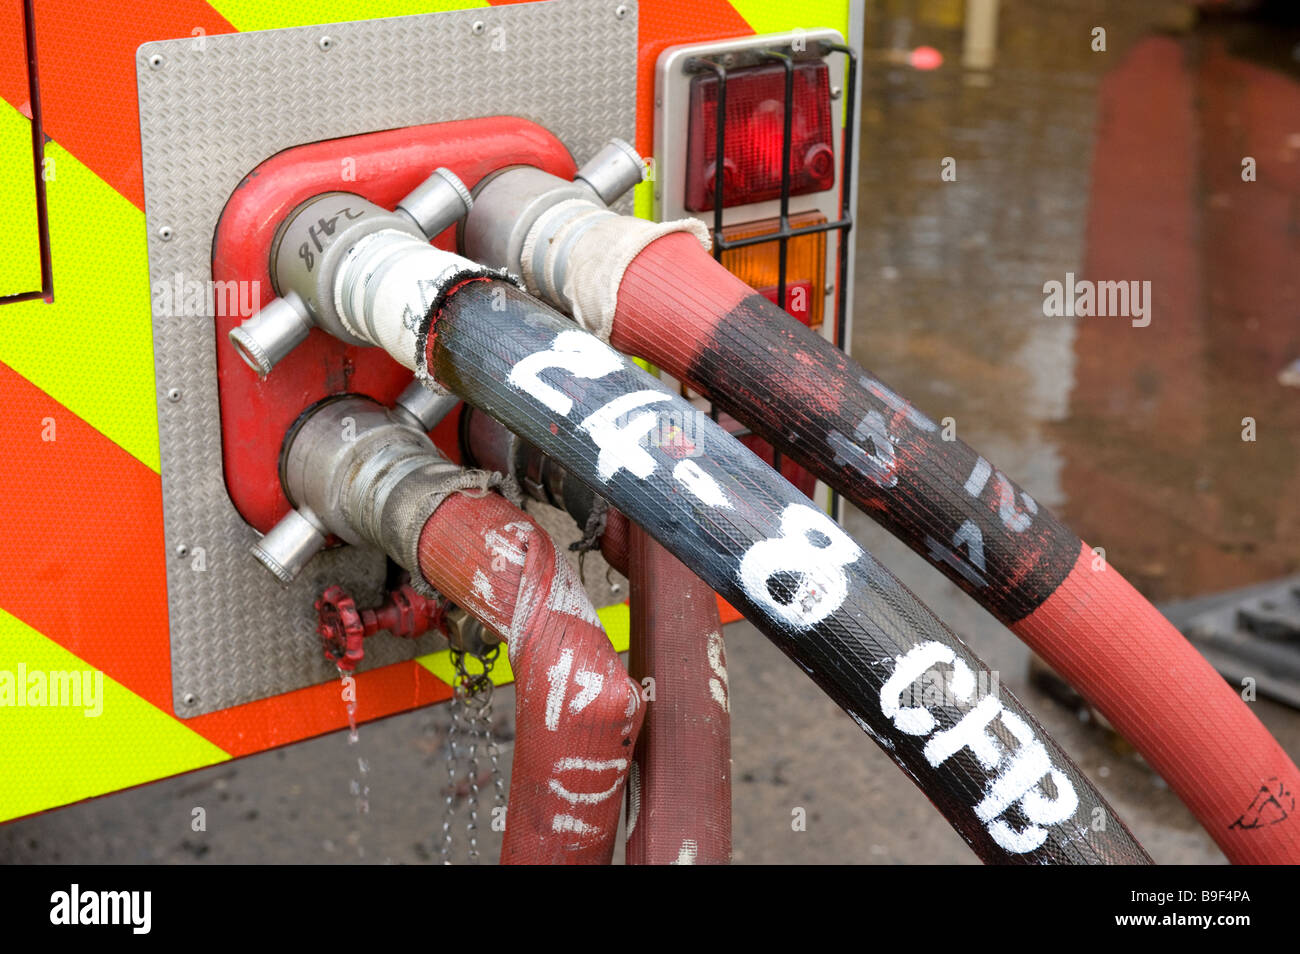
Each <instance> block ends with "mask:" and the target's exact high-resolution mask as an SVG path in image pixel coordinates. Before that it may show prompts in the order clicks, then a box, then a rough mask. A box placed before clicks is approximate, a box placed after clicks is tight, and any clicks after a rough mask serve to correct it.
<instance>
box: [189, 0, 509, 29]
mask: <svg viewBox="0 0 1300 954" xmlns="http://www.w3.org/2000/svg"><path fill="white" fill-rule="evenodd" d="M208 4H209V5H210V6H211V7H212V8H213V9H214V10H216V11H217V12H218V13H220V14H221V15H222V16H223V17H225V18H226V19H227V20H229V21H230V23H231V24H232V25H233V26H235V27H236V28H237V29H239V30H281V29H284V28H286V27H297V26H314V25H316V24H321V23H343V22H347V21H349V20H378V19H381V18H383V17H404V16H409V15H411V14H415V13H443V12H445V11H447V10H468V9H470V8H473V7H486V6H487V3H484V2H476V0H314V2H312V3H284V2H280V3H267V2H266V0H208Z"/></svg>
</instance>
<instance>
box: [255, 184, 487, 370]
mask: <svg viewBox="0 0 1300 954" xmlns="http://www.w3.org/2000/svg"><path fill="white" fill-rule="evenodd" d="M472 205H473V200H472V199H471V198H470V194H469V190H468V189H466V188H465V184H464V183H463V182H461V181H460V179H459V178H457V177H456V175H455V174H454V173H452V172H451V171H450V170H447V169H441V168H440V169H436V170H434V172H433V174H432V175H430V176H429V178H428V179H426V180H425V181H424V182H422V183H421V184H420V185H419V186H418V187H416V189H415V190H414V191H413V192H411V194H410V195H408V196H406V198H404V199H402V201H401V202H399V203H398V205H397V208H396V209H395V210H394V211H391V212H390V211H389V210H387V209H384V208H381V207H380V206H377V205H375V204H374V203H373V202H370V201H368V200H367V199H363V198H362V197H361V196H359V195H354V194H352V193H349V192H326V193H322V194H321V195H317V196H313V197H312V198H310V199H308V200H306V201H305V202H303V203H301V204H300V205H299V206H298V207H297V208H295V209H294V210H293V211H292V212H290V213H289V215H288V216H286V217H285V220H284V222H283V223H281V225H280V228H279V229H278V231H277V232H276V236H275V240H274V242H273V243H272V245H271V280H272V283H273V284H274V286H275V290H276V293H277V294H278V296H279V297H277V298H276V299H274V300H273V301H272V302H270V303H269V304H268V305H267V306H266V307H265V308H263V309H262V310H261V311H259V312H258V313H257V314H255V315H253V316H252V317H251V318H249V319H248V320H247V321H245V322H244V323H243V324H242V325H240V326H239V327H238V328H235V329H233V330H232V331H231V332H230V341H231V344H233V345H234V347H235V349H236V350H237V351H238V352H239V355H240V357H241V358H243V359H244V361H245V363H247V364H248V365H249V367H251V368H253V370H255V371H256V372H257V373H258V374H260V375H263V376H265V375H267V374H270V373H271V369H272V368H273V367H275V365H276V364H278V363H279V362H280V361H281V360H282V359H283V358H284V357H285V356H286V355H287V354H289V352H291V351H292V350H293V349H294V348H296V347H297V346H298V345H299V344H301V343H302V341H303V339H305V338H306V337H307V335H308V333H309V332H310V331H311V329H312V328H314V327H316V328H321V329H323V330H325V331H327V332H329V333H330V334H332V335H334V336H335V337H336V338H339V339H340V340H342V341H346V342H348V343H349V344H355V345H372V344H377V342H376V341H374V340H372V338H371V337H369V336H367V335H365V334H362V333H358V332H357V331H356V330H354V328H353V326H352V325H351V324H350V323H349V322H348V321H347V320H345V318H344V316H343V315H341V314H340V313H339V310H338V305H337V301H336V299H337V286H338V283H339V278H340V271H341V269H342V267H343V264H344V262H345V261H347V260H348V259H349V256H350V254H351V252H352V250H353V249H354V248H355V247H356V245H357V244H358V243H359V242H360V241H362V240H363V239H364V238H366V237H368V236H371V235H374V234H376V233H379V232H391V233H397V234H400V235H404V236H406V237H408V238H410V239H411V240H413V241H416V242H418V243H419V244H422V245H426V246H427V245H428V242H429V240H430V239H431V238H432V237H434V236H435V235H438V234H439V233H440V232H442V231H443V230H444V229H446V228H448V227H449V226H451V225H454V224H455V223H456V222H458V221H459V220H460V219H462V218H464V216H465V214H466V213H467V212H469V210H470V207H471V206H472ZM443 254H449V253H443Z"/></svg>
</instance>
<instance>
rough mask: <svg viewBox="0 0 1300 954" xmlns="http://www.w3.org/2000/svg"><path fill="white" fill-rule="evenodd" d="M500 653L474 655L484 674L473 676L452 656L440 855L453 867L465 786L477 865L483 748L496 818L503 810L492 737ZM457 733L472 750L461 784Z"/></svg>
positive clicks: (461, 656) (458, 655)
mask: <svg viewBox="0 0 1300 954" xmlns="http://www.w3.org/2000/svg"><path fill="white" fill-rule="evenodd" d="M500 652H501V646H500V644H499V643H498V644H496V645H495V646H493V647H492V648H491V649H490V650H488V651H487V652H485V653H484V654H483V655H482V656H476V657H475V658H476V659H478V660H479V662H480V663H482V665H483V671H482V672H481V673H475V674H471V673H470V672H469V670H468V669H467V668H466V666H465V657H466V656H467V655H468V654H467V653H466V652H464V651H463V650H459V649H452V651H451V661H452V665H453V666H454V667H455V670H456V676H455V682H454V683H453V687H452V698H451V701H450V703H448V705H449V706H450V708H451V723H450V725H449V726H448V728H447V798H446V801H445V804H444V806H443V819H442V847H441V849H440V852H439V854H440V856H441V859H442V863H443V864H447V865H449V864H451V863H452V861H451V847H452V840H453V836H452V824H453V822H454V820H455V816H456V802H457V793H458V792H459V791H460V788H461V785H462V784H466V783H467V784H468V788H469V797H468V799H467V802H468V805H467V808H468V812H469V818H468V821H467V823H466V826H465V834H466V838H467V839H468V842H469V861H470V863H471V864H478V862H479V847H478V814H479V812H478V807H479V797H480V791H479V751H480V747H481V748H482V751H484V752H486V754H487V756H488V759H489V762H490V764H491V774H492V787H493V807H494V814H495V809H496V808H504V807H505V802H506V794H505V780H504V778H503V776H502V774H501V766H500V762H499V759H498V755H499V751H498V747H497V744H496V739H495V737H494V735H493V733H492V690H493V689H494V688H495V687H494V686H493V683H492V679H491V672H492V667H493V665H494V664H495V663H496V660H497V657H498V656H499V655H500ZM458 734H459V735H462V736H465V737H467V738H468V743H467V744H468V748H462V752H463V753H464V755H463V760H464V762H465V778H464V780H463V781H462V780H461V779H460V778H458V773H457V764H458V762H459V761H460V760H461V758H460V757H458V752H457V748H456V738H457V735H458ZM480 743H481V745H480ZM463 745H464V743H463Z"/></svg>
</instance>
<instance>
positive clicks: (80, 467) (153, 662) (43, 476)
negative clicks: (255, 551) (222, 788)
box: [0, 364, 172, 712]
mask: <svg viewBox="0 0 1300 954" xmlns="http://www.w3.org/2000/svg"><path fill="white" fill-rule="evenodd" d="M51 428H52V431H51V430H50V429H51ZM51 434H52V436H53V438H54V439H53V440H45V439H43V437H49V436H51ZM0 444H3V446H4V448H5V450H4V453H3V454H0V500H3V501H4V505H3V506H0V606H2V607H4V609H5V610H7V611H8V612H10V613H12V614H13V615H14V616H17V617H18V618H19V619H21V620H23V622H25V623H27V625H29V626H31V627H32V628H33V629H36V630H38V631H39V632H41V633H43V634H44V635H46V636H48V637H49V638H50V639H53V640H54V641H55V642H57V643H58V644H59V645H60V646H63V647H64V648H65V649H67V650H68V651H69V652H72V653H74V654H76V655H77V656H79V657H80V658H81V659H84V660H85V661H86V662H87V663H89V664H90V665H92V666H95V667H97V668H99V669H102V670H103V671H104V672H105V673H106V674H108V675H109V676H111V677H112V678H113V679H116V680H117V681H118V682H120V683H122V684H123V685H124V686H126V687H127V688H128V689H130V690H131V691H132V692H134V693H136V694H138V695H140V696H143V697H144V698H145V699H147V700H149V701H150V702H152V703H153V704H154V705H156V706H158V707H159V708H161V709H163V710H165V711H167V712H170V711H172V710H171V696H172V690H171V672H170V663H169V660H170V658H171V650H170V643H169V641H168V630H167V584H166V568H165V566H164V564H163V527H162V486H161V482H160V480H159V478H158V475H157V474H156V473H154V472H153V471H152V470H150V469H149V468H148V467H146V466H145V465H144V464H142V463H140V462H139V461H138V460H136V459H135V458H134V457H133V456H131V455H130V454H128V453H127V452H126V451H124V450H122V448H120V447H118V446H117V445H116V444H114V443H113V442H112V441H110V440H109V439H108V438H107V437H105V436H104V435H103V434H101V433H99V432H98V431H97V430H95V429H94V428H93V427H91V426H90V425H89V424H87V423H86V422H85V421H83V420H82V419H81V418H79V417H77V415H76V414H74V413H72V412H71V411H69V410H68V409H67V408H65V407H64V406H63V405H61V404H59V403H58V402H57V401H55V400H54V399H53V398H51V397H50V396H49V395H48V394H46V393H45V392H44V391H41V390H40V389H39V388H37V387H36V386H35V385H33V384H32V383H31V382H30V381H28V380H27V379H26V378H24V377H22V376H21V375H19V374H18V373H17V372H16V371H14V370H13V369H12V368H9V367H7V366H5V365H3V364H0Z"/></svg>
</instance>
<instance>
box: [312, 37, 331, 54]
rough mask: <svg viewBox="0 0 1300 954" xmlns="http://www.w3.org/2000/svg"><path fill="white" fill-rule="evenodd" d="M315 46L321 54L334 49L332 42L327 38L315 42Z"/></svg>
mask: <svg viewBox="0 0 1300 954" xmlns="http://www.w3.org/2000/svg"><path fill="white" fill-rule="evenodd" d="M316 45H317V46H319V47H320V48H321V50H322V51H323V52H325V53H328V52H329V51H330V50H331V49H333V48H334V40H333V39H331V38H330V37H328V36H323V37H321V38H320V39H319V40H317V41H316Z"/></svg>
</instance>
